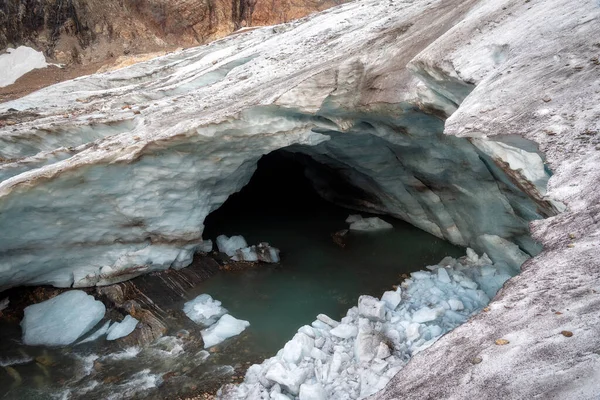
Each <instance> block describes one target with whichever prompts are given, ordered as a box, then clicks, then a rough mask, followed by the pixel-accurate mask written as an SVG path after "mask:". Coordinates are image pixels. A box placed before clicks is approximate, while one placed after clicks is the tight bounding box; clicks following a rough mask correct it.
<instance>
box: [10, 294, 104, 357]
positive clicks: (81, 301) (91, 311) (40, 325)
mask: <svg viewBox="0 0 600 400" xmlns="http://www.w3.org/2000/svg"><path fill="white" fill-rule="evenodd" d="M24 312H25V316H24V317H23V320H22V321H21V328H22V329H23V343H25V344H27V345H30V346H36V345H46V346H63V345H68V344H71V343H73V342H75V341H76V340H77V339H78V338H80V337H81V336H82V335H84V334H85V333H87V332H88V331H89V330H90V329H92V328H93V327H94V326H95V325H96V324H97V323H98V322H100V320H101V319H102V318H103V317H104V313H105V312H106V308H105V307H104V304H102V302H100V301H97V300H96V299H94V297H92V296H90V295H88V294H87V293H85V292H83V291H81V290H70V291H68V292H64V293H62V294H60V295H58V296H56V297H54V298H52V299H50V300H46V301H43V302H41V303H38V304H33V305H31V306H29V307H26V308H25V311H24Z"/></svg>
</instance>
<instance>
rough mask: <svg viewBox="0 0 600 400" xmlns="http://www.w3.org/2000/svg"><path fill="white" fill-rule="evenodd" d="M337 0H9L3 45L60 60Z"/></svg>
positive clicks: (161, 45)
mask: <svg viewBox="0 0 600 400" xmlns="http://www.w3.org/2000/svg"><path fill="white" fill-rule="evenodd" d="M340 2H341V1H339V0H303V1H290V0H273V1H268V0H233V1H223V0H208V1H201V0H175V1H171V0H124V1H122V0H107V1H101V0H42V1H30V0H6V1H3V2H2V3H0V49H4V48H6V47H7V46H18V45H22V44H24V45H28V46H31V47H34V48H37V49H39V50H43V51H44V52H45V54H46V55H47V56H48V57H50V58H51V59H53V60H56V61H58V62H61V63H71V62H75V63H81V62H83V63H85V62H92V61H102V60H108V59H111V58H113V57H118V56H120V55H122V54H123V53H125V54H129V53H144V52H151V51H156V50H162V49H172V48H176V47H188V46H194V45H198V44H202V43H205V42H207V41H210V40H214V39H216V38H219V37H223V36H225V35H227V34H229V33H231V32H233V31H234V30H237V29H240V28H243V27H249V26H256V25H269V24H276V23H281V22H287V21H290V20H292V19H296V18H300V17H303V16H305V15H308V14H310V13H312V12H315V11H320V10H324V9H326V8H329V7H331V6H333V5H336V4H338V3H340Z"/></svg>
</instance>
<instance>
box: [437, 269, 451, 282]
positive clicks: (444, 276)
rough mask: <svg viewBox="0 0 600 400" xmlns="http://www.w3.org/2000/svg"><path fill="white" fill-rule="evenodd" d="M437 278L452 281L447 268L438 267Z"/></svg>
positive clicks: (442, 280) (441, 280)
mask: <svg viewBox="0 0 600 400" xmlns="http://www.w3.org/2000/svg"><path fill="white" fill-rule="evenodd" d="M437 278H438V281H440V282H443V283H450V282H451V280H450V275H448V271H446V269H445V268H438V270H437Z"/></svg>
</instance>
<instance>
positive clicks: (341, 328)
mask: <svg viewBox="0 0 600 400" xmlns="http://www.w3.org/2000/svg"><path fill="white" fill-rule="evenodd" d="M330 332H331V334H332V335H333V336H336V337H339V338H341V339H350V338H353V337H355V336H356V334H357V333H358V328H357V327H356V326H354V325H348V324H339V325H338V326H336V327H335V328H333V329H332V330H331V331H330Z"/></svg>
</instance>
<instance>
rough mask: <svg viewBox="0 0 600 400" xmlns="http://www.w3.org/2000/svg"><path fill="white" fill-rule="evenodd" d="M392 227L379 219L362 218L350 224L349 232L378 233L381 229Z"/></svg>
mask: <svg viewBox="0 0 600 400" xmlns="http://www.w3.org/2000/svg"><path fill="white" fill-rule="evenodd" d="M393 227H394V226H393V225H392V224H390V223H388V222H385V221H384V220H382V219H381V218H378V217H371V218H363V219H360V220H358V221H355V222H353V223H351V224H350V230H351V231H363V232H371V231H379V230H383V229H392V228H393Z"/></svg>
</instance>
